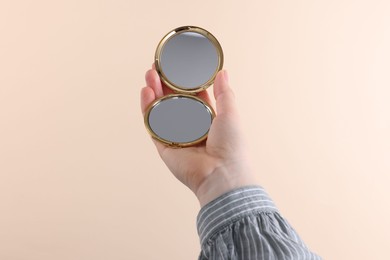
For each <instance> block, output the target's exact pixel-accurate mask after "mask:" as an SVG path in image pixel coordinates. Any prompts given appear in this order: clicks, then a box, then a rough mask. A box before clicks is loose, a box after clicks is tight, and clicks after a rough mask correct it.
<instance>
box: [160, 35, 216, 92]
mask: <svg viewBox="0 0 390 260" xmlns="http://www.w3.org/2000/svg"><path fill="white" fill-rule="evenodd" d="M210 37H211V36H210ZM220 55H221V54H220V49H218V48H217V47H216V45H215V43H214V42H212V41H211V40H210V39H208V38H207V37H206V36H204V35H203V34H200V33H198V32H192V31H191V32H181V33H176V34H174V35H173V36H172V37H170V38H169V39H168V40H167V42H166V43H165V44H164V46H163V47H162V49H161V53H160V66H161V71H162V73H163V74H164V75H165V77H166V79H167V80H168V81H170V83H172V84H173V85H175V86H176V87H177V88H180V89H183V90H189V89H196V88H199V87H201V86H202V85H204V84H206V83H207V82H208V81H209V80H210V79H212V78H213V77H214V76H215V74H216V72H217V71H218V70H219V65H220V60H219V56H220Z"/></svg>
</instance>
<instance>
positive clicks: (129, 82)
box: [0, 0, 390, 260]
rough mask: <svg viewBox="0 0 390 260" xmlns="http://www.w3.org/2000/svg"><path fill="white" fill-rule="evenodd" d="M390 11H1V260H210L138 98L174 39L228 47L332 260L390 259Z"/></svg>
mask: <svg viewBox="0 0 390 260" xmlns="http://www.w3.org/2000/svg"><path fill="white" fill-rule="evenodd" d="M389 14H390V2H389V1H387V0H383V1H378V0H376V1H352V0H351V1H346V0H337V1H312V0H305V1H179V0H177V1H154V2H150V1H145V2H141V1H135V0H127V1H119V0H118V1H108V0H107V1H92V0H90V1H86V0H82V1H80V0H79V1H75V0H72V1H69V0H68V1H49V0H47V1H42V0H39V1H36V0H35V1H32V0H31V1H27V0H24V1H11V0H2V1H1V2H0V259H4V260H27V259H28V260H35V259H36V260H38V259H39V260H49V259H50V260H52V259H57V260H62V259H69V260H70V259H72V260H73V259H80V260H81V259H83V260H84V259H94V260H99V259H116V260H121V259H171V260H175V259H196V258H197V256H198V253H199V245H198V237H197V233H196V229H195V218H196V215H197V212H198V210H199V206H198V203H197V200H196V199H195V197H194V196H193V195H192V194H191V192H190V191H189V190H188V189H187V188H185V187H183V186H182V185H181V184H180V183H179V182H178V181H176V180H175V179H174V177H172V176H171V175H170V173H169V172H168V170H167V169H166V168H165V166H164V164H163V163H162V162H161V161H160V159H159V157H158V155H157V154H156V152H155V149H154V147H153V145H152V143H151V142H150V140H149V137H148V136H147V133H146V131H145V129H144V125H143V121H142V117H141V114H140V111H139V92H140V89H141V87H143V86H144V73H145V71H146V70H147V69H148V68H149V67H150V66H151V63H152V61H153V54H154V50H155V47H156V45H157V43H158V41H159V40H160V38H161V37H162V36H163V35H164V34H165V33H166V32H168V31H169V30H171V29H173V28H175V27H177V26H181V25H198V26H201V27H205V28H206V29H209V30H210V31H211V32H213V33H214V34H215V35H216V37H217V38H218V39H219V40H220V42H221V44H222V47H223V48H224V53H225V58H226V63H225V68H227V69H228V70H229V72H230V78H231V84H232V86H233V88H234V90H235V92H236V96H237V100H238V103H239V108H240V112H241V114H242V117H243V124H244V128H245V129H246V135H247V138H248V139H250V140H251V143H250V149H251V154H252V156H253V158H254V159H255V162H256V163H255V165H254V168H255V169H256V172H257V174H258V178H259V179H260V180H261V182H262V184H263V186H264V187H265V188H266V189H267V190H268V192H269V193H270V194H271V196H272V197H273V199H274V200H275V201H276V203H277V205H278V206H279V208H280V209H281V211H282V213H283V214H284V216H285V217H286V218H287V219H288V220H289V222H291V223H292V225H293V226H294V227H295V228H296V229H297V230H298V232H299V233H300V235H301V236H302V237H303V239H304V240H305V241H306V243H307V244H308V245H309V246H310V248H312V249H313V250H314V251H316V252H318V253H319V254H321V255H322V256H323V257H324V258H325V259H390V253H389V250H388V243H389V241H390V238H389V235H388V234H389V231H390V230H389V229H390V224H389V219H390V210H389V206H388V205H389V197H390V191H389V190H390V189H389V188H388V185H389V183H390V182H389V181H390V177H389V174H390V138H389V133H390V102H389V100H390V91H389V87H390V76H389V75H390V74H389V70H390V48H389V46H390V15H389Z"/></svg>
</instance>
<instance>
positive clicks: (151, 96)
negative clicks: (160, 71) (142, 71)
mask: <svg viewBox="0 0 390 260" xmlns="http://www.w3.org/2000/svg"><path fill="white" fill-rule="evenodd" d="M155 99H156V95H155V92H154V91H153V89H152V88H151V87H144V88H143V89H142V90H141V110H142V114H143V115H145V113H146V109H147V108H148V106H149V105H150V104H151V103H152V102H153V101H154V100H155Z"/></svg>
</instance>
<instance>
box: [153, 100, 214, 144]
mask: <svg viewBox="0 0 390 260" xmlns="http://www.w3.org/2000/svg"><path fill="white" fill-rule="evenodd" d="M212 119H213V116H212V114H211V112H210V110H209V109H208V108H207V107H206V106H205V105H204V104H203V103H202V102H200V101H198V100H197V99H194V98H191V97H186V96H175V97H169V98H165V99H163V100H161V101H160V102H158V103H157V105H155V106H154V107H153V108H152V110H151V111H150V114H149V117H148V123H149V126H150V129H151V130H152V131H153V132H154V133H155V135H157V136H158V137H159V138H161V139H163V140H165V141H168V142H173V143H190V142H194V141H196V140H198V139H200V138H202V137H204V136H205V135H206V134H207V133H208V131H209V128H210V126H211V122H212Z"/></svg>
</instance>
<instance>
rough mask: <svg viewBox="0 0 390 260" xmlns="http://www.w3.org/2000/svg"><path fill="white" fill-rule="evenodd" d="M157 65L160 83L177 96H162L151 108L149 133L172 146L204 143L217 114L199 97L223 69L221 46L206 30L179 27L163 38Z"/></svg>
mask: <svg viewBox="0 0 390 260" xmlns="http://www.w3.org/2000/svg"><path fill="white" fill-rule="evenodd" d="M154 63H155V67H156V70H157V73H158V74H159V76H160V79H161V81H162V82H163V83H164V84H165V85H166V86H167V87H169V88H171V89H172V90H173V92H174V93H175V94H170V95H166V96H163V97H161V98H159V99H157V100H155V101H154V102H153V103H152V104H151V105H150V106H149V107H148V109H147V112H146V113H145V126H146V128H147V129H148V131H149V133H150V134H151V136H152V137H153V138H155V139H157V140H159V141H160V142H162V143H164V144H166V145H169V146H173V147H186V146H191V145H195V144H198V143H200V142H202V141H204V140H205V139H206V138H207V135H208V132H209V129H210V126H211V123H212V121H213V119H214V117H215V112H214V110H213V109H212V107H211V106H210V105H209V104H207V103H206V102H205V101H203V100H202V99H200V98H198V97H197V96H196V94H197V93H198V92H201V91H203V90H205V89H207V88H208V87H209V86H211V85H212V84H213V83H214V79H215V77H216V75H217V73H218V71H220V70H221V69H222V66H223V53H222V48H221V45H220V44H219V42H218V41H217V39H216V38H215V37H214V36H213V35H212V34H211V33H210V32H208V31H206V30H205V29H202V28H199V27H196V26H183V27H179V28H176V29H174V30H172V31H170V32H169V33H168V34H166V35H165V36H164V37H163V38H162V40H161V41H160V43H159V44H158V46H157V50H156V54H155V59H154Z"/></svg>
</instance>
